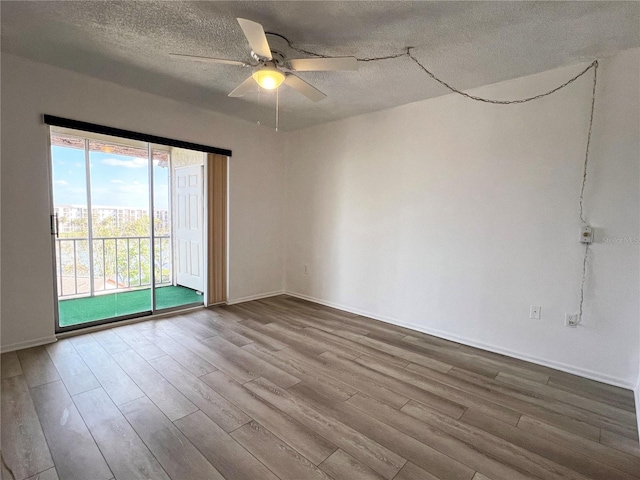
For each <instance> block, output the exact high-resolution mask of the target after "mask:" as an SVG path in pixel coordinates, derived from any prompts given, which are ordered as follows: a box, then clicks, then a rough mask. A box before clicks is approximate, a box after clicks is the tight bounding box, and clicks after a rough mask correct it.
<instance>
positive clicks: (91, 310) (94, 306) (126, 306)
mask: <svg viewBox="0 0 640 480" xmlns="http://www.w3.org/2000/svg"><path fill="white" fill-rule="evenodd" d="M191 303H202V295H198V294H197V293H196V292H195V290H191V289H190V288H185V287H180V286H169V287H160V288H157V289H156V308H157V309H158V310H159V309H162V308H170V307H178V306H180V305H188V304H191ZM58 310H59V313H60V326H61V327H69V326H71V325H79V324H81V323H87V322H93V321H96V320H104V319H107V318H113V317H121V316H123V315H131V314H134V313H140V312H148V311H150V310H151V292H150V289H149V288H146V289H144V290H134V291H132V292H123V293H112V294H107V295H98V296H95V297H84V298H73V299H70V300H60V302H58Z"/></svg>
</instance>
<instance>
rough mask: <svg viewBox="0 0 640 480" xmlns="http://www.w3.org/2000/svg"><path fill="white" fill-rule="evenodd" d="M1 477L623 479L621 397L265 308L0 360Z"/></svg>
mask: <svg viewBox="0 0 640 480" xmlns="http://www.w3.org/2000/svg"><path fill="white" fill-rule="evenodd" d="M1 372H2V374H1V376H2V392H1V396H2V460H3V463H2V479H3V480H4V479H7V480H8V479H16V480H28V479H36V478H39V479H41V480H47V479H50V480H54V479H60V480H71V479H82V480H98V479H104V480H110V479H116V480H137V479H153V480H161V479H173V480H190V479H194V480H204V479H207V480H211V479H226V480H276V479H282V480H305V479H334V480H342V479H344V480H519V479H522V480H525V479H554V480H560V479H572V480H585V479H593V480H633V479H640V447H639V445H638V433H637V431H636V416H635V405H634V399H633V393H632V392H630V391H627V390H624V389H621V388H617V387H612V386H610V385H604V384H600V383H598V382H594V381H591V380H587V379H584V378H580V377H577V376H574V375H570V374H567V373H564V372H559V371H556V370H552V369H550V368H546V367H542V366H539V365H534V364H530V363H527V362H524V361H521V360H517V359H513V358H509V357H505V356H502V355H498V354H494V353H490V352H485V351H482V350H478V349H475V348H471V347H467V346H464V345H459V344H457V343H453V342H450V341H447V340H443V339H440V338H436V337H432V336H429V335H425V334H421V333H419V332H415V331H412V330H408V329H405V328H401V327H396V326H393V325H389V324H385V323H382V322H378V321H375V320H372V319H368V318H364V317H360V316H357V315H353V314H350V313H346V312H342V311H339V310H336V309H333V308H328V307H323V306H321V305H317V304H313V303H309V302H305V301H302V300H299V299H297V298H293V297H288V296H284V295H283V296H279V297H272V298H268V299H263V300H257V301H253V302H248V303H244V304H239V305H235V306H229V307H215V308H210V309H203V310H197V311H194V312H191V313H188V314H183V315H179V314H178V315H174V316H171V317H167V318H163V319H159V320H149V321H145V322H141V323H137V324H135V325H128V326H120V327H117V326H116V327H114V328H112V329H109V330H105V331H102V332H98V333H94V334H83V335H78V336H75V337H71V338H68V339H65V340H60V341H59V342H57V343H55V344H52V345H48V346H45V347H35V348H30V349H26V350H22V351H19V352H12V353H6V354H3V355H2V365H1Z"/></svg>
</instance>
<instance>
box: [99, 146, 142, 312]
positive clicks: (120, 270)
mask: <svg viewBox="0 0 640 480" xmlns="http://www.w3.org/2000/svg"><path fill="white" fill-rule="evenodd" d="M88 155H89V164H90V193H91V194H90V199H91V200H90V204H91V222H90V223H91V238H92V239H93V240H92V242H91V245H92V249H93V256H92V258H93V262H92V266H93V288H94V297H93V305H92V307H93V309H94V311H93V312H92V313H91V316H92V317H93V318H92V320H94V321H95V320H102V319H106V318H117V317H124V316H130V315H134V314H139V313H143V312H151V311H152V309H153V308H152V305H151V287H152V278H151V277H152V275H151V264H152V248H151V238H150V233H151V219H150V215H149V194H150V186H149V182H150V178H149V160H148V156H147V150H146V149H145V148H136V147H132V146H129V145H119V144H117V143H109V142H105V141H94V140H90V141H88Z"/></svg>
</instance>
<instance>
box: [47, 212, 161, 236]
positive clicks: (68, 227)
mask: <svg viewBox="0 0 640 480" xmlns="http://www.w3.org/2000/svg"><path fill="white" fill-rule="evenodd" d="M91 212H92V215H93V220H94V221H97V222H102V221H104V220H107V219H109V218H113V219H114V220H115V223H116V227H118V226H120V225H125V224H127V223H129V222H135V221H136V220H139V219H141V218H145V217H148V213H147V212H148V211H147V209H144V208H130V207H107V206H96V207H93V208H92V209H91ZM54 213H55V214H56V215H57V216H58V220H59V229H60V233H71V232H74V231H76V230H77V228H78V224H77V221H78V220H82V219H86V218H87V217H88V210H87V207H86V206H82V205H60V206H58V207H55V209H54ZM154 219H155V222H156V231H158V230H160V229H165V228H166V229H168V228H169V210H165V209H158V210H155V211H154Z"/></svg>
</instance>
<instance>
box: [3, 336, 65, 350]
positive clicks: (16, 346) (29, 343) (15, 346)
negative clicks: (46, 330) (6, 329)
mask: <svg viewBox="0 0 640 480" xmlns="http://www.w3.org/2000/svg"><path fill="white" fill-rule="evenodd" d="M57 341H58V339H57V338H56V336H55V335H52V336H50V337H42V338H35V339H33V340H26V341H24V342H17V343H10V344H9V345H2V346H1V347H0V352H1V353H7V352H13V351H15V350H22V349H23V348H30V347H39V346H40V345H46V344H48V343H53V342H57Z"/></svg>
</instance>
